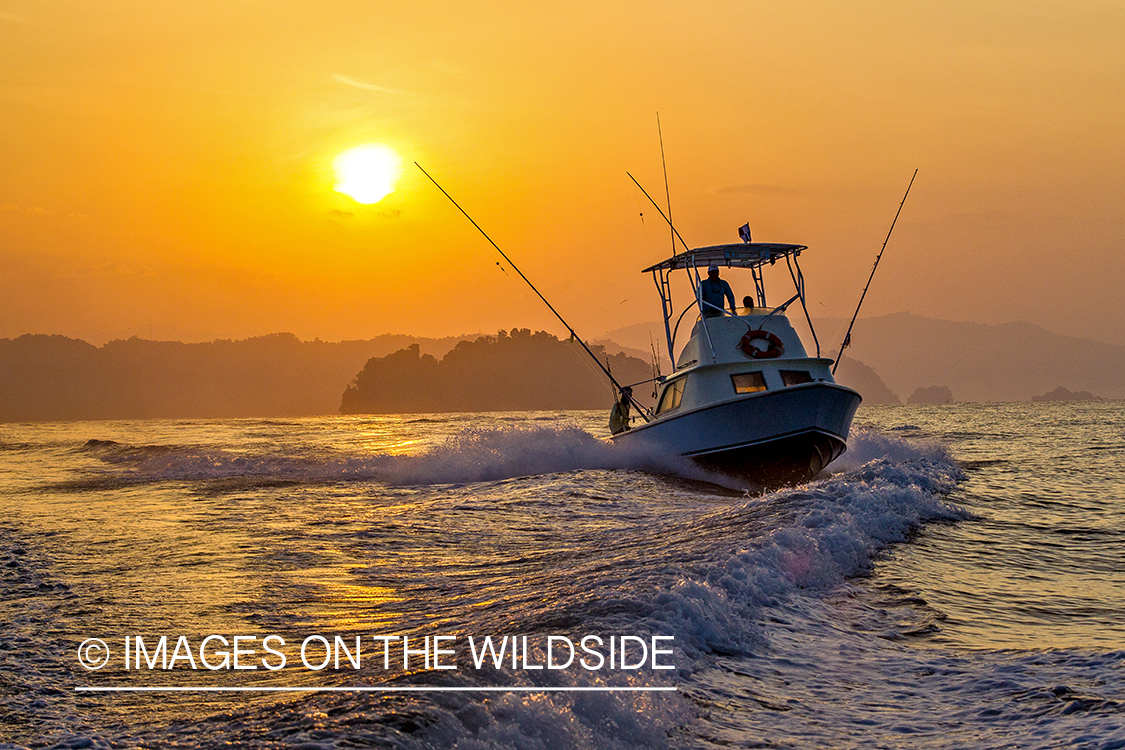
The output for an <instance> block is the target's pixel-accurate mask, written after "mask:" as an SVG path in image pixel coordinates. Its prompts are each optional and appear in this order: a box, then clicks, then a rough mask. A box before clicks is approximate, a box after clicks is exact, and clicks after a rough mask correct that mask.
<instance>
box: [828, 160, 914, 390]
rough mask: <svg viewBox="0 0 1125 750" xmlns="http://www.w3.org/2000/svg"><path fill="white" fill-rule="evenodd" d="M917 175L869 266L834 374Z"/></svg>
mask: <svg viewBox="0 0 1125 750" xmlns="http://www.w3.org/2000/svg"><path fill="white" fill-rule="evenodd" d="M917 176H918V170H917V169H915V170H914V174H913V175H911V177H910V184H909V185H907V186H906V194H905V195H903V196H902V203H899V204H898V211H895V218H894V221H892V222H891V228H890V229H889V230H888V231H887V239H885V240H883V247H882V248H880V250H879V254H878V255H877V256H875V265H874V266H872V267H871V275H870V276H868V277H867V283H866V284H865V285H864V287H863V294H861V295H859V304H858V305H856V306H855V315H852V322H851V323H848V332H847V333H845V334H844V343H842V344H840V353H839V354H837V355H836V361H835V362H833V363H832V374H833V375H835V374H836V368H837V367H839V366H840V360H841V359H843V358H844V350H845V349H847V348H848V346H850V345H851V343H852V326H854V325H855V319H856V318H858V317H859V308H861V307H863V298H864V297H866V296H867V289H868V287H870V286H871V280H872V279H874V278H875V271H876V270H877V269H878V268H879V261H880V260H882V259H883V251H884V250H886V249H887V243H888V242H890V240H891V232H893V231H895V224H896V223H897V222H898V215H899V214H900V213H902V207H903V205H904V204H905V203H906V196H907V195H910V188H911V186H913V185H914V178H915V177H917Z"/></svg>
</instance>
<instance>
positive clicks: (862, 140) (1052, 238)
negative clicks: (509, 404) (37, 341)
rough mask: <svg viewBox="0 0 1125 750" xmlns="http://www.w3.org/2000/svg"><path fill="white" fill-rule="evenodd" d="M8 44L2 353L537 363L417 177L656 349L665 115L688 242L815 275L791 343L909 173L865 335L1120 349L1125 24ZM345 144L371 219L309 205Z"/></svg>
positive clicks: (1034, 17)
mask: <svg viewBox="0 0 1125 750" xmlns="http://www.w3.org/2000/svg"><path fill="white" fill-rule="evenodd" d="M0 34H2V35H3V44H0V102H2V104H0V106H2V111H3V117H0V154H2V161H0V164H2V165H3V176H4V179H3V180H2V181H0V336H16V335H19V334H22V333H62V334H66V335H70V336H76V337H82V338H86V339H87V340H89V341H92V342H94V343H101V342H103V341H105V340H108V339H112V338H126V337H129V336H133V335H139V336H142V337H155V338H160V339H181V340H192V341H198V340H207V339H211V338H216V337H222V338H241V337H245V336H251V335H258V334H265V333H271V332H276V331H291V332H293V333H296V334H297V335H298V336H300V337H302V338H313V337H317V336H319V337H320V338H323V339H329V340H337V339H342V338H369V337H372V336H375V335H378V334H380V333H386V332H401V333H410V334H417V335H424V336H441V335H451V334H461V333H474V332H494V331H495V330H497V329H500V328H511V327H516V326H518V327H531V328H547V329H548V330H551V331H553V332H555V333H559V332H561V327H560V326H558V325H557V324H554V323H553V322H552V321H553V319H552V318H551V317H550V314H549V312H547V311H546V310H545V309H544V308H543V307H542V305H541V303H539V302H538V300H537V299H535V298H534V297H533V295H532V294H531V292H530V291H529V290H527V289H526V288H525V287H523V286H522V282H520V281H519V280H518V278H517V277H516V276H515V275H514V274H512V273H511V272H510V271H509V272H508V273H504V272H502V271H501V269H500V268H499V267H497V265H496V261H497V260H498V257H497V256H496V253H495V251H494V250H492V248H491V247H490V246H488V245H487V243H486V242H485V241H484V239H483V238H481V237H480V236H479V235H478V234H477V233H476V230H474V229H473V228H472V226H471V225H470V224H469V223H468V222H467V221H466V220H465V219H464V218H463V217H462V216H461V215H460V214H458V213H457V211H456V209H454V208H453V206H452V205H450V204H449V202H448V201H447V200H446V199H445V198H444V197H443V196H442V195H441V194H440V193H439V192H438V191H437V189H436V188H434V187H433V186H432V185H431V184H429V183H428V182H427V181H426V180H425V177H424V176H423V175H422V174H421V173H420V172H418V171H417V169H415V167H414V166H413V164H412V162H414V161H418V162H419V163H421V164H422V166H424V167H425V168H426V169H427V171H429V172H430V173H431V174H433V175H434V176H435V177H436V178H437V179H438V180H439V181H440V182H441V183H442V185H443V186H444V187H445V188H446V189H447V190H448V191H449V192H450V193H451V194H452V195H453V196H454V197H455V198H457V200H458V201H459V202H460V203H461V204H462V206H464V207H465V209H466V210H467V211H469V213H470V214H472V216H473V217H474V218H475V219H476V220H477V222H478V223H480V224H481V225H482V226H483V227H484V228H485V229H486V230H487V231H488V232H489V234H490V235H491V236H492V238H493V239H494V240H496V242H497V243H498V244H499V245H500V246H501V247H502V248H503V249H504V250H505V252H507V253H508V255H509V256H511V257H512V259H513V260H514V261H515V262H516V263H517V264H519V265H520V267H521V269H522V270H523V271H524V272H525V273H526V274H527V275H528V276H529V277H530V278H531V279H532V280H533V281H535V282H536V283H537V284H538V285H539V286H540V288H541V290H542V291H543V293H544V294H545V295H546V296H547V297H548V299H550V300H551V301H552V302H553V303H554V304H555V306H556V307H557V308H558V309H559V311H560V312H561V313H562V314H563V315H564V316H566V317H567V318H568V319H569V320H570V322H571V324H572V325H574V326H575V328H577V329H578V330H579V332H582V333H586V334H587V335H589V336H591V337H592V336H596V335H597V334H600V333H602V332H604V331H606V330H609V329H612V328H616V327H619V326H624V325H629V324H632V323H637V322H642V321H648V320H655V319H658V316H659V303H658V300H657V298H656V296H655V293H654V288H653V285H652V282H651V280H650V279H649V278H648V277H646V276H642V275H641V274H640V273H639V270H640V269H641V268H642V267H644V266H646V265H649V264H650V263H653V262H656V261H658V260H660V259H662V258H663V257H665V256H666V255H667V254H668V252H669V240H668V231H667V228H666V226H663V225H662V224H661V220H660V218H659V216H658V215H657V214H656V212H655V210H652V209H651V207H650V206H649V205H648V204H647V201H646V200H645V198H644V196H643V195H641V193H640V192H639V191H638V190H637V189H636V188H635V187H634V186H633V184H632V182H631V181H630V180H629V179H628V177H627V176H626V174H625V173H626V170H629V171H631V172H632V173H633V174H634V175H635V176H636V177H637V178H638V180H640V181H641V183H642V184H643V185H645V187H646V188H647V189H648V190H649V192H650V193H653V195H654V197H656V196H660V198H661V200H662V198H663V184H664V183H663V176H662V172H661V162H660V146H659V142H658V139H657V127H656V113H657V112H659V113H660V121H661V125H662V127H663V138H664V145H665V149H666V152H667V163H668V179H669V184H670V188H671V195H672V210H673V218H674V219H675V221H676V224H677V227H678V229H679V230H680V233H681V234H682V235H683V236H684V237H685V239H687V241H688V242H689V243H690V244H692V245H708V244H715V243H719V242H732V241H737V240H738V236H737V228H738V227H739V226H740V225H741V224H743V223H744V222H747V221H749V222H750V224H751V226H752V227H753V232H754V238H755V239H756V240H762V241H777V242H797V243H802V244H806V245H808V246H809V250H808V252H807V253H806V254H805V255H804V256H803V258H802V260H803V263H802V265H803V267H804V270H805V276H806V281H807V286H808V290H809V294H810V297H811V299H812V311H813V313H814V315H836V316H847V315H850V314H851V311H852V309H853V308H854V305H855V303H856V300H857V299H858V296H859V292H860V290H861V288H862V286H863V283H864V282H865V281H866V277H867V274H868V272H869V270H870V267H871V262H872V261H873V260H874V256H875V254H876V253H877V252H878V250H879V246H880V245H881V243H882V241H883V239H884V237H885V235H886V232H887V229H888V227H889V225H890V221H891V219H892V218H893V216H894V212H895V209H896V208H897V206H898V202H899V201H900V200H901V198H902V193H903V191H904V190H905V189H906V185H907V182H908V181H909V179H910V174H911V172H912V171H913V170H914V168H915V167H917V168H919V169H920V171H919V174H918V179H917V182H916V183H915V185H914V188H913V190H912V191H911V195H910V199H909V200H908V202H907V204H906V207H905V208H904V210H903V215H902V218H901V219H900V220H899V224H898V226H897V228H896V229H895V234H894V236H893V237H892V238H891V242H890V244H889V246H888V250H887V254H886V256H885V258H884V261H883V265H882V266H881V267H880V271H879V275H878V276H876V278H875V282H874V285H873V288H872V291H871V293H870V294H869V296H868V300H867V302H866V303H865V307H864V313H865V315H878V314H883V313H889V312H896V311H902V310H905V311H910V312H914V313H918V314H920V315H926V316H929V317H937V318H946V319H952V320H976V321H980V322H984V323H1003V322H1008V321H1013V320H1027V321H1031V322H1033V323H1037V324H1039V325H1042V326H1044V327H1046V328H1048V329H1050V330H1053V331H1057V332H1060V333H1070V334H1073V335H1077V336H1087V337H1092V338H1098V339H1102V340H1105V341H1111V342H1114V343H1119V344H1125V303H1123V302H1122V300H1123V298H1125V295H1123V294H1122V292H1121V286H1122V284H1123V283H1125V261H1123V260H1122V255H1123V252H1122V251H1123V245H1125V210H1123V208H1122V205H1123V198H1125V103H1123V102H1125V97H1123V96H1122V91H1123V86H1125V5H1123V4H1121V3H1119V2H1101V1H1100V0H1087V1H1086V2H1040V1H1037V0H1030V1H1028V2H1022V3H1013V2H996V1H994V0H972V1H971V2H969V1H962V0H941V2H908V3H903V2H899V1H894V2H892V1H890V0H887V1H885V2H884V1H882V0H870V1H867V2H858V3H840V2H835V1H830V0H796V1H792V0H786V1H785V2H752V1H747V0H739V1H734V0H732V1H703V2H700V1H698V0H696V1H695V2H690V3H689V2H680V3H673V2H657V3H653V2H610V3H605V2H585V1H584V0H571V1H570V2H566V3H513V2H510V1H509V2H478V3H452V2H449V3H444V2H443V3H435V2H426V1H425V0H422V1H418V0H413V1H412V2H410V3H385V2H358V1H354V0H353V1H352V2H344V1H342V0H325V1H324V2H318V3H310V2H291V1H290V0H270V2H249V1H247V2H239V1H237V0H221V1H220V0H193V1H192V2H151V1H150V0H145V1H144V2H142V1H140V0H97V1H93V0H66V1H65V2H64V1H62V0H19V1H11V2H6V1H3V0H0ZM364 143H380V144H385V145H388V146H391V147H392V148H394V149H395V150H397V151H398V153H399V154H400V155H401V157H402V159H403V161H404V164H405V165H406V168H405V169H404V172H403V176H402V179H401V180H400V181H399V183H398V189H397V190H396V191H395V192H394V193H392V194H390V195H389V196H387V197H386V198H385V199H383V200H382V201H381V202H379V203H376V204H373V205H369V206H364V205H360V204H358V203H356V202H355V201H353V200H351V199H350V198H348V197H346V196H344V195H341V194H339V193H336V192H334V191H333V189H332V188H333V183H334V177H333V172H332V161H333V159H334V158H335V157H336V156H337V155H338V154H339V153H340V152H341V151H343V150H345V149H347V148H349V147H352V146H356V145H359V144H364ZM642 212H643V214H644V216H643V220H642V217H641V216H640V214H641V213H642ZM727 278H728V279H729V280H730V281H731V282H732V284H733V285H734V287H735V292H736V294H738V295H739V296H741V294H743V293H744V291H745V288H746V286H747V284H748V283H749V281H748V279H742V278H741V277H740V276H739V275H738V274H737V273H730V274H728V275H727ZM778 280H779V281H780V280H781V279H778ZM775 288H776V289H777V292H776V293H775V295H774V296H775V297H776V298H777V299H776V300H775V301H781V299H783V297H782V294H783V292H784V291H785V290H783V289H781V288H780V287H775ZM784 296H788V294H785V295H784Z"/></svg>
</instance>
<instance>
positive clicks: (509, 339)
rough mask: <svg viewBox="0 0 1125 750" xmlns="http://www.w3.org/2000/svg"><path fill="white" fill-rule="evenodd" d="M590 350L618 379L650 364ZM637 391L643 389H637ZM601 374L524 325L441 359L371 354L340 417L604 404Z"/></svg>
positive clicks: (576, 347)
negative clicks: (372, 356) (607, 365)
mask: <svg viewBox="0 0 1125 750" xmlns="http://www.w3.org/2000/svg"><path fill="white" fill-rule="evenodd" d="M591 349H592V350H593V351H594V353H595V354H596V355H597V356H598V358H599V360H601V361H602V362H607V361H608V363H609V368H610V370H611V372H613V375H614V377H615V378H617V380H618V382H620V383H622V384H629V383H636V382H639V381H642V380H645V379H647V378H650V377H652V368H651V365H650V364H648V363H646V362H643V361H641V360H639V359H636V358H635V357H630V356H628V355H625V354H616V355H612V356H607V355H606V352H605V349H604V348H603V347H601V346H591ZM636 392H637V394H638V395H642V394H643V393H645V392H646V391H645V387H644V386H642V387H639V388H637V389H636ZM612 404H613V392H612V390H611V388H610V386H609V383H608V381H607V379H606V377H605V375H604V374H603V373H602V372H601V371H600V370H599V369H598V368H597V365H595V364H594V363H593V362H592V361H591V360H590V358H589V355H587V354H586V353H585V352H584V351H583V350H582V347H581V345H580V344H579V343H578V342H576V341H570V340H560V339H558V338H555V337H554V336H552V335H550V334H549V333H545V332H542V331H539V332H536V333H532V332H531V331H530V330H528V329H526V328H521V329H512V331H510V332H505V331H500V332H499V333H498V334H496V335H495V336H483V337H481V338H479V339H477V340H476V341H462V342H460V343H458V344H457V345H456V346H455V347H453V349H452V350H450V351H449V352H448V353H447V354H446V355H445V356H444V357H443V358H442V359H441V360H438V359H437V358H435V357H433V356H430V355H424V354H422V353H421V351H420V350H419V347H418V346H417V345H411V346H409V347H407V348H405V349H402V350H400V351H397V352H395V353H394V354H390V355H388V356H386V357H382V358H372V359H370V360H368V362H367V364H366V365H364V366H363V369H362V370H361V371H360V373H359V374H358V375H357V376H356V377H355V380H354V381H353V382H352V383H351V385H349V386H348V387H347V389H346V390H345V391H344V395H343V398H342V400H341V404H340V412H341V413H343V414H379V413H396V412H448V411H518V410H540V409H542V410H553V409H602V408H606V409H608V408H609V407H610V406H611V405H612Z"/></svg>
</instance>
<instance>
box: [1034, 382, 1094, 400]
mask: <svg viewBox="0 0 1125 750" xmlns="http://www.w3.org/2000/svg"><path fill="white" fill-rule="evenodd" d="M1031 400H1032V401H1101V400H1102V399H1101V398H1100V397H1098V396H1095V395H1094V394H1092V393H1090V392H1089V391H1078V392H1075V391H1071V390H1067V389H1066V388H1063V387H1062V386H1061V385H1060V386H1059V387H1058V388H1056V389H1055V390H1053V391H1051V392H1050V393H1044V394H1043V395H1041V396H1032V397H1031Z"/></svg>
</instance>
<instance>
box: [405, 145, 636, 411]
mask: <svg viewBox="0 0 1125 750" xmlns="http://www.w3.org/2000/svg"><path fill="white" fill-rule="evenodd" d="M414 166H416V167H418V169H421V170H422V174H424V175H426V177H428V178H429V180H430V182H432V183H434V186H435V187H436V188H437V189H438V190H440V191H441V192H442V195H444V196H445V197H446V198H448V199H449V202H450V203H452V204H453V205H454V206H456V208H457V210H458V211H460V212H461V213H462V214H464V216H465V218H466V219H468V220H469V223H471V224H472V225H473V226H474V227H476V228H477V231H478V232H480V233H481V235H482V236H483V237H484V238H485V239H486V240H488V244H490V245H492V246H493V247H494V248H496V252H498V253H500V256H501V257H502V258H503V259H504V260H506V261H507V262H508V265H509V266H511V267H512V270H514V271H515V272H516V273H518V274H519V275H520V278H521V279H523V280H524V281H525V282H526V283H527V285H528V286H529V287H531V291H533V292H535V294H536V295H537V296H538V297H539V299H541V300H543V304H544V305H546V306H547V309H548V310H550V311H551V312H552V313H554V315H555V317H556V318H558V319H559V322H560V323H562V324H563V326H565V327H566V330H568V331H570V336H571V338H573V339H574V340H575V341H577V342H578V343H579V344H581V345H582V348H583V349H585V350H586V353H587V354H589V355H590V359H592V360H594V362H595V363H596V364H597V365H598V367H599V368H600V369H601V371H602V372H604V373H605V376H606V377H607V378H609V382H611V383H613V387H614V388H616V389H617V392H618V393H620V394H621V395H622V396H624V397H625V398H627V399H628V400H629V403H630V404H632V405H633V406H635V407H636V408H637V413H638V414H640V415H641V418H642V419H644V421H646V422H648V421H649V416H648V413H647V412H648V410H647V409H645V408H644V407H643V406H641V405H640V404H639V403H637V402H636V401H635V400H634V399H633V394H632V390H629V391H626V390H625V388H626V387H627V386H622V385H621V384H620V383H618V382H617V378H615V377H613V374H612V373H611V372H610V371H609V368H608V367H606V366H605V365H603V364H602V362H601V360H600V359H598V357H597V355H596V354H594V352H592V351H591V350H590V347H588V346H586V342H585V341H583V340H582V338H581V337H580V336H579V335H578V334H577V333H575V332H574V329H573V328H571V327H570V323H567V322H566V321H565V320H564V319H563V316H561V315H559V311H558V310H556V309H555V308H554V306H553V305H552V304H551V303H550V302H548V301H547V298H546V297H544V296H543V295H542V294H541V293H540V292H539V290H538V289H536V288H535V285H534V284H532V283H531V279H529V278H527V277H526V276H524V275H523V271H521V270H520V269H519V266H517V265H516V264H515V263H513V262H512V259H511V258H509V257H508V255H507V254H506V253H505V252H504V251H503V250H501V249H500V246H499V245H497V244H496V243H495V242H493V241H492V238H491V237H489V236H488V233H487V232H485V231H484V230H483V229H481V227H480V224H477V223H476V222H475V221H474V220H473V217H472V216H469V212H468V211H466V210H465V209H463V208H461V204H459V203H458V202H457V201H455V200H453V196H452V195H450V194H449V193H447V192H445V188H443V187H442V186H441V185H439V184H438V181H437V180H435V179H434V178H433V177H432V176H430V173H429V172H427V171H426V170H425V169H422V165H421V164H419V163H418V162H414Z"/></svg>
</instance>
